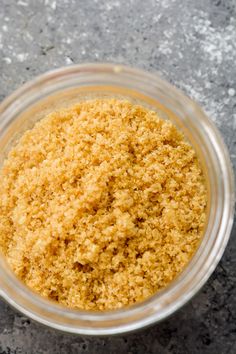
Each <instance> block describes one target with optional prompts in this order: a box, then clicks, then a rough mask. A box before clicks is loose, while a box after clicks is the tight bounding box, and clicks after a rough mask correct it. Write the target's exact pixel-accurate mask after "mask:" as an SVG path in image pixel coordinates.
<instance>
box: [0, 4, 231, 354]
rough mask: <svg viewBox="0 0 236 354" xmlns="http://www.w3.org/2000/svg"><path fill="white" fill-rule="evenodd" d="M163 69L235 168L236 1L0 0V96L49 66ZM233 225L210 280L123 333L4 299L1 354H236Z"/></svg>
mask: <svg viewBox="0 0 236 354" xmlns="http://www.w3.org/2000/svg"><path fill="white" fill-rule="evenodd" d="M92 61H110V62H118V63H125V64H130V65H134V66H137V67H141V68H145V69H148V70H153V71H155V70H157V71H159V72H161V73H162V75H163V77H165V78H166V79H168V80H169V81H170V82H172V83H174V84H175V85H177V86H178V87H180V88H181V89H182V90H184V91H185V92H186V93H187V94H188V95H190V96H191V97H192V98H194V99H195V100H196V101H198V102H199V103H200V104H201V105H202V106H203V108H204V109H205V111H206V112H207V113H208V114H209V115H210V116H211V118H212V119H213V121H214V122H215V123H216V125H217V126H218V128H219V129H220V131H221V133H222V135H223V137H224V139H225V142H226V144H227V145H228V148H229V150H230V154H231V159H232V162H233V163H234V167H235V166H236V133H235V132H236V9H235V0H198V1H197V0H185V1H182V0H146V1H144V0H110V1H109V0H107V1H106V0H94V1H93V0H87V1H86V0H80V1H79V0H78V1H76V0H57V1H56V0H52V1H51V0H44V1H43V0H0V99H1V100H2V99H3V98H4V97H5V96H7V95H8V94H9V93H10V92H12V91H13V90H14V89H15V88H17V87H18V86H20V85H21V84H22V83H24V82H26V81H27V80H29V79H31V78H33V77H34V76H35V75H37V74H40V73H43V72H45V71H47V70H49V69H52V68H56V67H60V66H64V65H70V64H73V63H82V62H92ZM235 236H236V226H235V227H234V230H233V232H232V237H231V240H230V242H229V245H228V247H227V250H226V252H225V254H224V257H223V259H222V261H221V262H220V264H219V266H218V267H217V269H216V271H215V272H214V274H213V276H212V277H211V279H210V280H209V281H208V283H207V284H206V285H205V286H204V288H203V289H202V291H201V292H200V293H199V294H198V295H197V296H196V297H195V298H194V299H193V300H192V301H191V302H190V303H189V304H188V305H187V306H186V307H184V308H183V309H182V310H180V311H179V312H178V313H176V314H175V315H174V316H173V317H172V318H170V319H168V320H167V321H165V322H163V323H161V324H158V325H156V326H154V327H152V328H149V329H146V330H144V331H142V332H140V333H138V334H132V335H129V336H123V337H116V338H105V339H98V338H95V339H94V338H84V337H76V336H69V335H65V334H61V333H57V332H56V331H53V330H50V329H48V328H44V327H42V326H41V325H39V324H36V323H34V322H33V321H31V320H29V319H27V318H25V317H24V316H22V315H20V314H18V313H17V312H16V311H14V310H12V309H11V308H10V307H9V306H8V305H6V304H4V303H3V302H1V301H0V354H5V353H8V354H13V353H17V354H18V353H24V354H25V353H27V354H30V353H34V354H54V353H55V354H59V353H63V354H64V353H71V354H73V353H84V354H85V353H89V354H93V353H96V354H102V353H129V354H131V353H132V354H136V353H160V354H170V353H171V354H188V353H191V354H211V353H212V354H235V353H236V239H235Z"/></svg>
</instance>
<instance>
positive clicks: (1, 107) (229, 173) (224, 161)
mask: <svg viewBox="0 0 236 354" xmlns="http://www.w3.org/2000/svg"><path fill="white" fill-rule="evenodd" d="M91 67H94V68H95V69H102V68H109V70H110V73H112V68H113V70H114V72H113V74H116V73H117V74H119V73H120V72H121V71H122V70H123V71H125V70H127V71H128V72H129V73H131V74H134V75H140V76H141V78H140V80H141V79H142V77H145V78H148V79H152V80H155V79H156V80H158V82H159V84H163V85H164V86H165V87H167V88H168V87H169V88H171V90H174V93H175V94H176V92H177V94H178V96H179V97H181V99H182V98H183V99H184V102H185V103H187V104H188V105H189V106H190V107H191V109H197V110H199V111H200V113H201V115H203V116H204V119H205V122H207V123H209V127H208V128H209V129H211V134H212V133H213V134H214V137H215V142H216V143H217V147H218V149H219V150H220V155H221V159H220V158H219V160H220V161H219V162H220V163H221V165H222V166H223V167H222V166H221V167H222V170H223V172H224V173H225V174H226V178H227V180H228V181H229V185H228V191H227V190H224V198H226V200H224V204H225V203H226V202H227V200H228V210H224V215H225V218H226V219H227V220H226V221H225V223H226V225H225V226H224V228H225V230H224V231H221V234H223V235H221V242H222V243H221V244H219V245H218V251H217V254H216V255H215V258H214V261H212V263H211V266H209V269H208V270H207V271H206V272H205V275H204V277H203V278H202V281H201V282H198V283H197V284H195V287H194V288H193V289H192V291H191V292H190V290H189V291H188V296H186V294H184V296H183V297H184V299H181V298H180V297H179V303H177V301H176V306H175V308H174V309H173V308H172V310H171V309H169V311H170V313H169V314H163V316H162V317H159V318H156V317H157V312H156V313H154V314H152V317H151V316H149V317H148V316H146V317H144V318H145V319H146V321H147V319H148V318H149V319H150V320H149V322H148V323H146V325H145V323H144V322H145V321H144V318H140V319H139V321H137V322H134V323H133V326H132V325H131V324H129V325H126V326H129V328H125V327H124V326H123V327H120V328H117V327H116V328H114V329H113V327H111V328H108V327H106V328H105V329H100V328H99V327H97V328H95V329H93V330H91V329H89V328H86V329H81V328H80V329H79V328H76V327H70V326H67V327H66V326H65V325H59V324H55V323H53V322H50V320H49V322H48V321H46V320H45V319H43V317H40V316H39V315H36V314H34V313H32V312H28V310H27V309H25V308H24V307H21V306H20V305H19V304H18V303H17V302H16V301H14V300H13V299H11V297H10V296H8V295H7V293H4V290H2V295H3V298H5V299H6V300H7V301H8V302H9V303H10V304H12V305H13V306H14V307H16V308H17V309H18V310H20V311H21V312H23V313H25V314H26V315H27V316H29V317H32V318H34V319H36V320H37V321H38V322H41V323H44V324H46V325H48V326H50V327H53V328H57V329H59V330H62V331H66V332H71V333H79V334H85V335H86V334H88V335H90V334H92V335H96V334H97V335H109V334H115V333H116V334H121V333H127V332H130V331H133V330H136V329H139V328H143V327H146V326H148V325H151V324H152V323H155V322H159V321H161V320H163V319H164V318H166V317H168V316H169V315H170V314H172V313H173V312H175V311H176V310H177V309H178V308H180V307H181V306H183V304H185V303H186V302H187V301H188V300H190V299H191V298H192V297H193V296H194V295H195V294H196V292H197V291H198V290H199V289H200V288H201V287H202V286H203V285H204V284H205V282H206V281H207V279H208V278H209V277H210V275H211V274H212V272H213V271H214V269H215V267H216V266H217V264H218V262H219V260H220V258H221V256H222V254H223V252H224V249H225V247H226V245H227V242H228V239H229V236H230V232H231V228H232V224H233V209H234V177H233V169H232V166H231V164H230V159H229V155H228V152H227V148H226V146H225V145H224V143H223V141H222V138H221V136H220V134H219V132H218V130H217V129H216V127H215V126H214V125H213V124H212V123H211V122H210V120H209V119H208V117H207V116H206V115H205V114H204V113H203V112H202V110H201V108H200V107H199V106H198V105H197V104H196V103H195V102H194V101H193V100H191V99H190V98H189V97H187V96H185V95H184V94H183V93H182V92H181V91H180V90H179V89H177V88H176V87H174V86H173V85H171V84H169V83H168V82H166V81H165V80H163V79H161V78H159V77H158V75H157V74H156V73H154V75H152V74H151V73H146V72H145V71H144V70H141V69H133V68H129V67H127V66H124V65H119V64H109V63H104V64H99V63H95V64H93V63H91V64H79V65H73V66H69V67H65V68H59V69H55V70H52V71H49V72H47V73H45V74H43V75H40V76H38V77H36V78H35V79H33V80H32V81H30V82H28V83H26V84H24V85H23V86H21V87H20V88H19V89H17V90H16V91H15V92H13V93H12V94H11V95H10V96H9V97H8V98H6V99H5V100H4V101H3V102H2V103H1V104H0V114H1V113H2V112H4V111H5V110H7V109H8V107H9V106H10V105H12V104H13V102H14V101H15V100H16V99H18V98H19V97H20V96H21V94H22V93H23V95H24V94H26V93H27V92H28V90H29V89H30V88H31V87H32V86H35V85H37V84H39V83H43V82H44V81H45V82H47V80H50V79H53V78H56V77H57V75H58V74H60V73H62V72H64V71H65V74H66V73H70V74H71V73H73V72H74V70H82V69H83V68H84V69H89V68H91ZM119 70H121V71H120V72H119ZM216 154H217V151H216ZM218 156H219V151H218ZM224 167H226V170H224ZM224 187H225V186H224ZM229 197H230V202H229ZM226 214H227V215H226ZM221 226H222V225H221ZM196 253H197V252H196ZM194 257H195V255H194ZM194 257H193V258H194ZM192 260H193V259H191V261H192ZM191 261H190V262H189V264H188V265H187V267H186V269H188V268H189V266H190V264H191ZM1 273H2V267H1V269H0V275H1ZM181 275H182V273H181ZM181 275H180V276H181ZM0 283H1V277H0ZM175 286H176V284H175V281H173V282H172V283H171V284H170V288H169V287H168V288H169V290H167V291H170V292H171V291H174V289H175ZM18 290H19V288H18ZM26 290H27V291H28V289H26ZM0 291H1V290H0ZM16 291H17V287H16ZM167 291H166V290H165V289H164V292H163V293H162V294H159V293H158V294H156V295H154V296H153V297H151V298H150V299H148V300H146V301H150V303H149V305H148V306H149V307H150V306H151V305H154V303H155V299H156V301H157V299H158V298H159V299H160V296H163V295H165V296H166V294H168V292H167ZM164 293H165V294H164ZM159 295H160V296H159ZM24 296H25V294H24ZM30 296H32V293H31V294H29V295H27V297H30ZM154 297H155V299H154ZM39 298H40V300H39V299H37V300H36V302H37V304H39V303H40V307H41V308H44V307H46V306H49V302H48V301H46V302H45V300H44V299H42V298H41V297H39ZM28 300H29V298H28ZM146 301H144V302H142V303H138V304H136V305H135V306H134V308H128V309H121V310H120V311H121V313H125V314H126V317H127V315H129V314H133V313H136V312H138V311H140V308H141V307H145V306H147V304H146V305H145V303H146ZM50 305H51V309H52V308H54V306H53V305H52V304H51V303H50ZM54 310H55V311H58V307H55V308H54V309H53V311H54ZM146 310H147V308H146ZM118 311H119V310H118ZM66 313H71V314H72V315H76V316H77V317H78V318H79V319H81V314H80V311H75V310H70V311H69V310H68V309H67V308H64V309H63V312H61V315H63V316H65V314H66ZM83 313H84V312H83ZM85 313H86V316H87V317H89V316H90V315H89V314H88V312H87V311H85ZM115 313H119V312H117V311H115V312H113V311H112V312H102V313H99V315H98V316H100V317H102V316H110V317H111V316H114V314H115ZM155 315H156V317H155ZM93 316H94V315H92V316H91V318H92V319H93V320H94V317H93ZM72 317H73V316H72ZM124 318H125V317H124ZM87 320H88V321H89V319H87ZM113 320H114V318H113ZM122 328H123V330H122ZM92 332H93V333H92Z"/></svg>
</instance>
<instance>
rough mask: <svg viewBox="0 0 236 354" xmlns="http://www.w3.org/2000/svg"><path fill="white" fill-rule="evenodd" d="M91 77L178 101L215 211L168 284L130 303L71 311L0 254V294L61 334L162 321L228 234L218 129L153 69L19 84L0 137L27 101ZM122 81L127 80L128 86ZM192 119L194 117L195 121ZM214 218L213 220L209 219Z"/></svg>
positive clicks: (74, 73)
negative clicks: (197, 145) (205, 160)
mask: <svg viewBox="0 0 236 354" xmlns="http://www.w3.org/2000/svg"><path fill="white" fill-rule="evenodd" d="M95 76H96V77H98V78H99V77H100V80H101V82H102V80H103V81H104V80H107V81H109V80H110V81H109V82H110V83H111V84H112V82H113V84H114V85H121V86H122V85H123V83H124V82H126V86H127V87H128V86H129V87H130V86H132V87H134V88H135V85H139V86H140V85H142V88H143V92H145V93H146V92H149V94H150V92H151V94H152V95H153V98H154V99H155V95H157V91H158V92H162V94H163V95H167V96H168V97H169V99H170V100H172V101H173V102H181V105H182V106H183V107H184V109H185V112H186V114H187V119H189V120H192V124H193V127H192V129H195V130H198V133H199V137H201V138H202V139H203V141H204V144H206V148H207V149H208V150H207V151H209V153H210V154H211V155H212V164H213V165H212V166H213V168H214V170H215V171H214V173H215V174H216V173H218V176H217V183H216V184H217V185H216V186H215V188H216V193H218V197H219V198H218V205H217V208H218V209H217V208H215V211H214V212H215V214H214V215H213V214H212V217H211V220H212V226H211V230H208V231H206V233H207V232H208V238H209V240H208V242H206V241H205V243H204V242H203V241H202V243H201V245H200V246H199V249H198V250H197V251H196V253H195V254H194V256H193V258H192V259H191V260H190V262H189V263H188V265H187V266H186V268H185V269H184V270H183V272H182V273H181V274H180V275H179V276H178V277H177V278H176V279H175V280H174V281H173V282H171V283H170V285H169V286H168V287H166V288H165V289H163V290H161V291H159V292H158V293H157V294H155V295H153V296H152V297H150V298H149V299H147V300H145V301H143V302H141V303H137V304H135V305H133V306H132V307H128V308H122V309H120V310H113V311H104V312H97V313H96V312H89V311H82V310H81V311H80V310H71V309H68V308H65V307H62V306H60V305H58V304H56V303H55V304H54V303H52V302H50V301H48V300H47V299H44V298H42V297H41V296H39V295H37V294H35V293H33V292H32V291H31V290H30V289H28V288H27V287H26V286H25V285H24V284H22V283H21V282H20V281H19V280H18V279H16V277H15V276H14V275H13V274H12V272H11V271H10V269H9V268H8V267H7V264H6V262H5V260H4V259H3V258H2V257H0V295H2V297H3V298H4V299H5V300H7V302H9V303H10V304H11V305H13V306H14V307H15V308H17V309H18V310H20V311H21V312H22V313H24V314H25V315H27V316H29V317H31V318H33V319H35V320H37V321H38V322H41V323H43V324H45V325H47V326H50V327H53V328H56V329H59V330H62V331H65V332H70V333H78V334H84V335H112V334H120V333H127V332H130V331H133V330H137V329H139V328H143V327H146V326H148V325H151V324H153V323H155V322H159V321H161V320H163V319H164V318H166V317H168V316H169V315H171V314H172V313H173V312H175V311H176V310H177V309H179V308H180V307H182V306H183V305H184V304H185V303H186V302H187V301H189V300H190V299H191V298H192V297H193V296H194V295H195V294H196V293H197V292H198V291H199V289H200V288H201V287H202V286H203V285H204V284H205V282H206V281H207V279H208V278H209V277H210V275H211V274H212V272H213V271H214V269H215V268H216V266H217V264H218V262H219V260H220V258H221V257H222V254H223V252H224V249H225V247H226V245H227V242H228V239H229V236H230V231H231V228H232V224H233V211H234V177H233V169H232V166H231V163H230V158H229V154H228V151H227V148H226V146H225V144H224V142H223V140H222V138H221V136H220V134H219V132H218V130H217V129H216V127H215V126H214V125H213V123H211V122H210V120H209V119H208V117H207V116H206V115H205V114H204V113H203V111H202V110H201V109H200V107H199V106H198V105H197V104H196V103H195V102H193V101H192V100H191V99H190V98H188V97H187V96H185V95H184V94H183V93H182V92H181V91H179V90H178V89H177V88H175V87H173V86H172V85H170V84H169V83H167V82H166V81H164V80H162V79H161V78H160V77H159V76H158V75H157V74H156V73H155V74H152V73H147V72H145V71H143V70H140V69H133V68H130V67H127V66H123V65H119V64H108V63H106V64H105V63H104V64H100V63H95V64H93V63H91V64H80V65H73V66H69V67H64V68H60V69H56V70H53V71H49V72H48V73H46V74H43V75H40V76H38V77H36V78H35V79H33V80H32V81H30V82H28V83H26V84H24V85H23V86H22V87H21V88H19V89H18V90H16V91H15V92H14V93H13V94H11V95H10V96H9V97H8V98H6V99H5V100H4V101H3V102H2V103H1V104H0V117H1V119H0V139H1V137H2V136H3V134H4V132H5V131H6V130H7V128H8V127H9V126H10V125H11V123H12V122H13V120H14V119H15V117H16V115H17V112H20V111H21V110H23V109H24V107H27V105H29V104H33V103H34V102H36V101H37V100H39V99H40V97H42V96H43V95H44V96H47V95H48V94H50V92H53V90H55V89H58V87H63V85H64V87H65V85H66V83H67V84H68V87H69V85H71V84H72V83H73V85H74V84H76V82H77V84H78V83H79V82H82V81H83V84H84V83H86V80H87V81H88V78H90V79H91V80H92V78H93V77H95ZM79 80H80V81H79ZM91 82H92V81H91ZM128 82H129V83H131V84H129V85H128ZM50 90H51V91H50ZM147 90H149V91H147ZM194 120H197V124H196V122H194ZM215 178H216V177H215ZM219 210H220V211H219ZM212 213H213V212H212ZM217 213H218V214H217ZM214 217H215V218H216V220H214V222H213V219H214ZM204 238H205V236H204V237H203V239H204ZM210 241H211V243H209V242H210ZM210 245H211V247H210ZM203 261H204V262H203Z"/></svg>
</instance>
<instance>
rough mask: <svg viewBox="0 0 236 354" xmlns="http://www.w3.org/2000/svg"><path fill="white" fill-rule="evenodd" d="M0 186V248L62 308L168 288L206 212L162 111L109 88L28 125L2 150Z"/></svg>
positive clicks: (105, 303)
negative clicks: (103, 95)
mask: <svg viewBox="0 0 236 354" xmlns="http://www.w3.org/2000/svg"><path fill="white" fill-rule="evenodd" d="M0 189H1V195H0V234H1V239H0V249H1V250H2V251H3V253H4V254H5V256H6V258H7V260H8V262H9V264H10V266H11V268H12V269H13V271H14V272H15V274H16V275H17V276H18V277H19V278H20V279H21V280H22V281H23V282H24V283H25V284H27V285H28V286H29V287H30V288H31V289H33V290H34V291H36V292H37V293H39V294H41V295H42V296H44V297H47V298H49V299H53V300H56V301H58V302H59V303H61V304H63V305H65V306H69V307H71V308H80V309H86V310H107V309H115V308H120V307H123V306H127V305H131V304H133V303H135V302H137V301H141V300H143V299H145V298H147V297H149V296H150V295H152V294H154V293H155V292H157V291H159V290H160V289H163V288H165V287H166V286H167V285H168V284H169V283H170V282H171V281H172V280H173V279H174V278H175V277H176V276H177V275H178V274H179V273H180V272H181V271H182V270H183V268H184V267H185V266H186V264H187V263H188V261H189V260H190V258H191V257H192V255H193V254H194V252H195V251H196V248H197V246H198V244H199V241H200V239H201V236H202V233H203V228H204V224H205V218H206V212H205V209H206V199H207V197H206V187H205V182H204V176H203V173H202V170H201V167H200V165H199V162H198V159H197V157H196V155H195V152H194V150H193V148H192V147H191V146H190V145H189V144H188V143H187V142H186V141H185V140H184V137H183V136H182V134H181V133H180V132H179V131H178V130H177V129H176V128H175V127H174V125H173V124H172V123H171V122H169V121H164V120H162V119H160V118H159V117H158V116H157V114H156V113H155V112H153V111H150V110H148V109H145V108H144V107H142V106H139V105H134V104H132V103H130V102H128V101H122V100H116V99H98V100H91V101H84V102H81V103H79V104H77V105H76V106H73V107H71V108H69V109H64V110H58V111H55V112H53V113H51V114H49V115H48V116H46V117H45V118H44V119H42V120H41V121H39V122H38V123H37V124H35V126H34V128H33V129H31V130H29V131H27V132H26V133H24V135H23V136H22V138H21V139H20V141H19V142H18V144H17V145H16V146H15V147H14V148H13V149H12V150H11V152H10V153H9V156H8V158H7V159H6V160H5V162H4V165H3V168H2V170H1V178H0Z"/></svg>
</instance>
